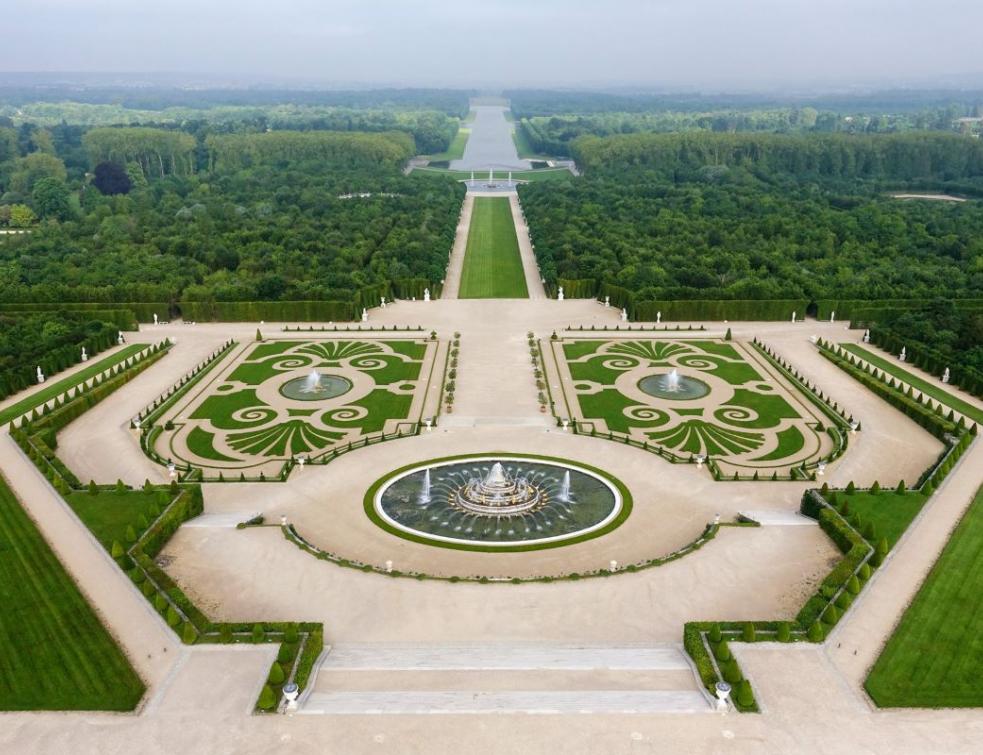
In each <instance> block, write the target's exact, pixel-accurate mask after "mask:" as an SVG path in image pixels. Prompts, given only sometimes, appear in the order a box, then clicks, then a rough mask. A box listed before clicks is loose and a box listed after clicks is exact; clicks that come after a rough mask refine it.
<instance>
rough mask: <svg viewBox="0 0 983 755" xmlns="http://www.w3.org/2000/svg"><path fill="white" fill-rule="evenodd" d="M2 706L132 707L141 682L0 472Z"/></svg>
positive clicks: (141, 686)
mask: <svg viewBox="0 0 983 755" xmlns="http://www.w3.org/2000/svg"><path fill="white" fill-rule="evenodd" d="M0 596H2V599H3V605H4V608H3V611H0V669H2V673H0V710H114V711H126V710H133V708H134V707H136V705H137V703H138V702H139V701H140V698H141V697H142V696H143V692H144V685H143V682H142V681H141V680H140V678H139V677H138V676H137V674H136V672H135V671H134V670H133V667H132V666H131V665H130V663H129V661H128V660H127V659H126V656H124V655H123V652H122V651H121V650H120V648H119V647H118V646H117V645H116V642H115V641H114V640H113V638H112V636H111V635H110V634H109V632H108V631H107V630H106V628H105V627H104V626H103V625H102V623H101V622H100V620H99V618H98V616H97V615H96V614H95V612H94V611H93V609H92V607H91V606H90V605H89V603H88V602H87V601H86V599H85V597H84V596H83V595H82V593H81V592H80V591H79V589H78V586H77V585H76V584H75V582H74V581H73V580H72V578H71V577H70V576H69V574H68V573H67V572H66V571H65V568H64V566H63V565H62V564H61V562H60V561H59V560H58V558H57V556H55V554H54V552H53V551H52V550H51V548H50V547H49V546H48V544H47V543H46V542H45V540H44V538H43V537H42V536H41V533H40V532H39V531H38V529H37V527H36V526H35V525H34V522H32V521H31V519H30V518H29V517H28V515H27V513H26V512H25V511H24V509H23V508H22V507H21V505H20V502H19V501H18V500H17V498H16V497H15V496H14V494H13V491H11V490H10V488H9V487H8V485H7V483H6V481H5V480H3V479H2V478H0Z"/></svg>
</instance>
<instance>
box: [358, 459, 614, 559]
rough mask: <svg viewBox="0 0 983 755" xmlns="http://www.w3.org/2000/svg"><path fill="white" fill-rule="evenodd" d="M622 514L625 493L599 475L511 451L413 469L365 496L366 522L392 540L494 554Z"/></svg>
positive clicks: (560, 539) (593, 533)
mask: <svg viewBox="0 0 983 755" xmlns="http://www.w3.org/2000/svg"><path fill="white" fill-rule="evenodd" d="M630 511H631V496H630V495H629V494H628V491H627V489H625V487H624V485H623V484H622V483H620V482H619V481H617V480H615V479H613V478H611V477H609V476H608V475H605V474H604V473H603V472H601V470H598V469H595V468H593V467H589V466H587V465H584V464H579V463H575V462H568V461H566V460H563V459H554V458H551V457H539V456H525V455H516V454H490V455H479V456H466V457H450V458H444V459H434V460H431V461H426V462H421V463H419V464H414V465H412V466H409V467H404V468H403V469H400V470H396V471H395V472H393V473H391V474H389V475H387V476H386V477H383V478H382V479H381V480H378V481H377V482H376V483H375V484H374V485H373V486H372V487H371V488H370V489H369V492H368V494H367V495H366V498H365V512H366V514H367V515H368V516H369V518H370V519H371V520H372V521H373V522H375V523H376V524H377V525H378V526H380V527H382V528H383V529H385V530H387V531H388V532H390V533H392V534H394V535H397V536H399V537H403V538H406V539H409V540H413V541H415V542H421V543H426V544H429V545H435V546H442V547H449V548H457V549H463V550H481V551H496V552H502V551H506V552H507V551H510V550H511V551H516V550H535V549H539V548H553V547H557V546H561V545H565V544H570V543H572V542H580V541H582V540H586V539H590V538H593V537H599V536H601V535H603V534H605V533H607V532H610V531H611V530H613V529H615V528H616V527H618V526H619V525H620V524H621V523H622V522H623V521H624V520H625V519H626V518H627V517H628V514H629V512H630Z"/></svg>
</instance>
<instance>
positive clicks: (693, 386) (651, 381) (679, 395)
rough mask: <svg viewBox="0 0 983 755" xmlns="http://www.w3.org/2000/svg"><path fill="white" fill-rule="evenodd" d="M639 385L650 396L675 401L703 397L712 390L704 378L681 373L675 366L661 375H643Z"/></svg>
mask: <svg viewBox="0 0 983 755" xmlns="http://www.w3.org/2000/svg"><path fill="white" fill-rule="evenodd" d="M638 387H639V389H641V391H642V392H643V393H647V394H648V395H649V396H655V397H656V398H666V399H672V400H674V401H689V400H691V399H696V398H703V396H706V395H707V394H708V393H709V392H710V386H709V385H707V384H706V383H704V382H703V381H702V380H697V379H696V378H693V377H690V376H689V375H680V374H679V371H678V370H676V369H675V368H673V369H672V370H671V371H669V372H667V373H664V374H661V375H648V376H646V377H643V378H642V379H641V380H639V381H638Z"/></svg>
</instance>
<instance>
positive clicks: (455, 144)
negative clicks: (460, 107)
mask: <svg viewBox="0 0 983 755" xmlns="http://www.w3.org/2000/svg"><path fill="white" fill-rule="evenodd" d="M469 136H471V129H469V128H464V127H461V128H459V129H458V130H457V134H455V135H454V141H452V142H451V144H450V146H449V147H448V148H447V151H446V152H440V153H438V154H436V155H430V156H429V159H430V160H435V161H441V160H460V159H461V158H462V157H464V147H465V146H466V145H467V143H468V137H469Z"/></svg>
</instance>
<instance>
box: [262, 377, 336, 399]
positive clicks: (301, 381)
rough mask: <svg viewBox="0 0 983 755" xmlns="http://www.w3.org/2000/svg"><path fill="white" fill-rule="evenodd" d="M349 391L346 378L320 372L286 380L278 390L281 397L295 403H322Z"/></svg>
mask: <svg viewBox="0 0 983 755" xmlns="http://www.w3.org/2000/svg"><path fill="white" fill-rule="evenodd" d="M351 389H352V382H351V381H350V380H349V379H348V378H343V377H341V376H340V375H325V374H323V373H320V372H312V373H311V374H310V375H307V376H306V377H299V378H294V379H293V380H288V381H287V382H285V383H284V384H283V385H281V386H280V388H279V390H280V393H281V394H282V395H283V396H286V397H287V398H289V399H293V400H295V401H324V400H325V399H329V398H335V397H337V396H341V395H344V394H345V393H348V391H350V390H351Z"/></svg>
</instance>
